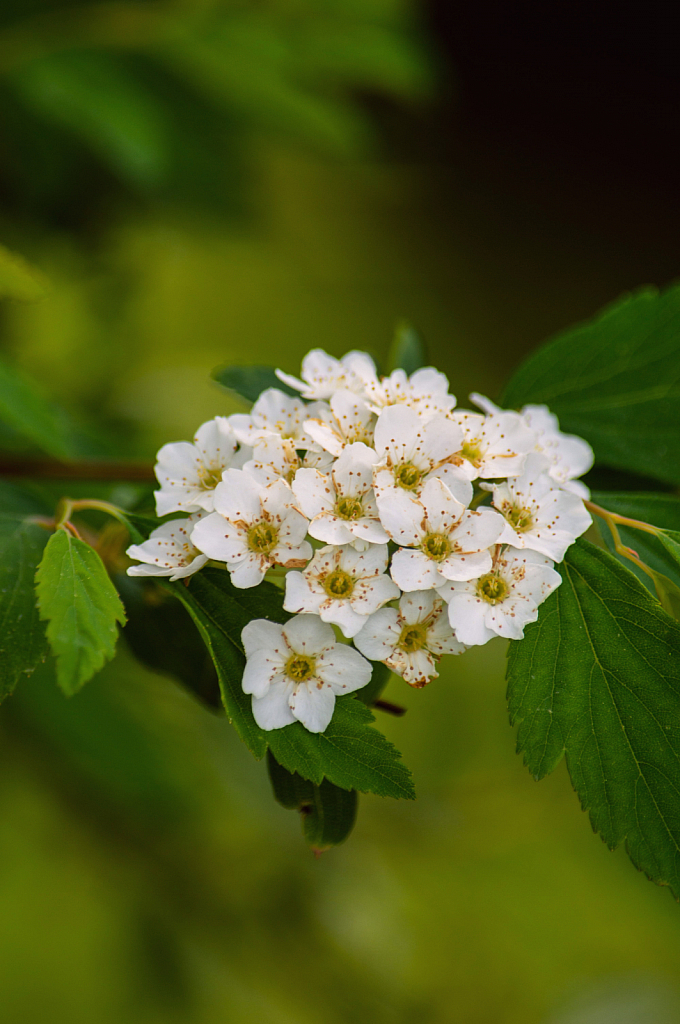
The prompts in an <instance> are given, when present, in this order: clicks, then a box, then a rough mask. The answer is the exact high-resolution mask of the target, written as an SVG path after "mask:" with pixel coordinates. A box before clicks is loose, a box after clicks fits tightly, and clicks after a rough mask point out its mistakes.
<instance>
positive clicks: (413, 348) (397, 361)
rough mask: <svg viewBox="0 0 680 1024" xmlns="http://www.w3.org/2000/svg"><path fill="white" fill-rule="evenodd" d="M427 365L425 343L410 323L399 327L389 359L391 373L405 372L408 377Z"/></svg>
mask: <svg viewBox="0 0 680 1024" xmlns="http://www.w3.org/2000/svg"><path fill="white" fill-rule="evenodd" d="M426 364H427V350H426V348H425V342H424V341H423V339H422V338H421V337H420V335H419V334H418V333H417V332H416V331H415V330H414V329H413V327H412V326H411V324H409V323H401V324H399V325H398V327H397V329H396V331H395V334H394V340H393V342H392V345H391V346H390V351H389V355H388V357H387V365H388V367H389V372H390V373H391V372H392V370H404V371H405V372H406V373H407V374H408V376H409V377H410V375H411V374H412V373H415V372H416V370H419V369H420V368H421V366H425V365H426Z"/></svg>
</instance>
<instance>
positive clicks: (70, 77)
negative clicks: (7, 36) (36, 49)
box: [11, 49, 170, 189]
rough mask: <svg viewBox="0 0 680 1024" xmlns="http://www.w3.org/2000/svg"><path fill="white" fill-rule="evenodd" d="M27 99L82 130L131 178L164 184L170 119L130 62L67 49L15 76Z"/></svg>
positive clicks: (103, 156)
mask: <svg viewBox="0 0 680 1024" xmlns="http://www.w3.org/2000/svg"><path fill="white" fill-rule="evenodd" d="M11 80H12V82H13V83H14V86H15V88H16V89H17V90H18V91H19V93H20V95H21V96H22V98H23V100H24V102H26V103H28V104H30V105H31V106H32V107H33V109H34V110H35V111H36V112H37V113H39V114H41V115H42V116H44V117H46V118H48V119H49V120H51V121H55V122H58V123H59V124H61V125H63V126H64V127H65V128H67V129H68V130H69V131H71V132H73V133H74V134H75V135H77V136H79V137H80V138H81V139H82V141H83V142H84V143H85V144H86V145H87V146H89V147H91V148H92V150H93V151H94V152H95V153H97V154H98V156H99V157H100V158H101V159H102V160H104V162H105V163H107V164H109V165H110V166H111V167H112V168H113V169H114V170H115V171H116V172H117V173H118V174H119V175H121V176H122V177H123V178H124V179H125V180H127V181H129V182H130V183H131V184H133V185H135V186H138V187H142V188H144V189H146V188H149V187H152V186H156V185H158V184H159V183H160V182H161V181H162V180H163V178H164V177H165V174H166V172H167V169H168V163H169V140H168V134H169V131H170V128H169V119H168V114H167V112H166V110H165V109H164V108H163V106H162V105H161V104H160V103H158V101H157V100H156V98H155V97H154V96H153V94H152V93H150V92H149V91H148V90H146V89H145V88H144V87H143V85H142V84H141V83H140V82H139V81H137V80H136V79H135V77H134V75H133V74H132V73H131V71H130V68H128V67H127V66H126V65H125V64H124V63H122V62H120V61H118V60H117V59H116V58H115V57H114V56H112V55H111V54H108V53H103V52H101V51H99V52H96V53H90V52H88V51H86V50H73V49H71V50H65V51H61V52H58V53H51V54H49V55H47V56H44V57H40V58H38V59H36V60H33V61H30V62H27V63H23V64H21V66H20V67H19V68H17V69H16V70H15V71H14V72H13V73H12V76H11Z"/></svg>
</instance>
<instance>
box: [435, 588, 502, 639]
mask: <svg viewBox="0 0 680 1024" xmlns="http://www.w3.org/2000/svg"><path fill="white" fill-rule="evenodd" d="M440 593H442V591H441V590H440ZM442 596H443V595H442ZM490 607H491V606H490V605H489V604H488V602H487V601H484V600H482V598H480V597H476V596H475V595H474V594H471V593H469V592H466V591H454V592H453V593H451V596H450V599H449V623H450V625H451V629H452V630H453V632H454V633H455V634H456V638H457V639H458V640H459V641H460V642H461V643H463V644H469V645H470V646H478V645H480V644H485V643H488V641H489V640H492V639H493V637H494V635H495V634H494V632H493V630H491V629H489V628H488V626H487V625H486V622H485V619H486V609H487V608H490Z"/></svg>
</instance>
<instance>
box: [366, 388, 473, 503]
mask: <svg viewBox="0 0 680 1024" xmlns="http://www.w3.org/2000/svg"><path fill="white" fill-rule="evenodd" d="M462 443H463V431H462V430H461V429H460V427H459V426H458V425H457V424H456V423H453V422H452V421H451V420H449V419H447V418H446V417H445V416H441V415H436V416H434V417H432V418H431V419H429V420H423V419H421V417H420V416H419V415H418V413H417V412H416V411H415V409H410V408H409V407H408V406H404V405H392V406H389V407H388V408H387V409H383V411H382V412H381V413H380V416H379V417H378V422H377V423H376V426H375V441H374V445H375V451H376V454H377V456H378V459H379V461H378V463H377V464H376V466H375V468H374V471H373V487H374V489H375V496H376V500H377V502H378V509H379V510H380V513H381V515H382V506H383V502H384V501H385V500H386V499H387V498H388V496H389V495H390V494H391V493H392V492H393V491H394V490H395V488H396V489H398V490H400V491H401V493H402V495H404V496H408V497H409V498H411V499H412V500H417V499H418V498H419V497H420V495H421V493H422V489H423V487H424V485H425V484H426V482H427V481H428V480H432V479H434V478H436V477H438V478H440V479H441V480H443V481H444V483H445V484H446V485H447V487H448V488H449V490H450V491H451V493H452V494H453V496H454V498H456V499H457V500H458V501H459V502H460V503H461V504H462V505H469V504H470V500H471V498H472V484H471V483H470V481H469V480H468V478H467V476H466V475H465V473H463V472H462V471H461V470H460V469H459V468H458V467H457V466H454V465H453V464H452V463H451V462H449V461H447V460H449V459H450V458H451V457H452V456H453V454H454V452H457V451H458V450H459V449H460V447H461V445H462Z"/></svg>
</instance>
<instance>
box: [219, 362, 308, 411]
mask: <svg viewBox="0 0 680 1024" xmlns="http://www.w3.org/2000/svg"><path fill="white" fill-rule="evenodd" d="M212 376H213V379H214V380H216V381H217V383H218V384H221V385H222V387H225V388H229V390H230V391H235V392H236V394H237V395H240V396H241V398H245V399H246V401H248V402H256V401H257V399H258V398H259V397H260V395H261V394H262V392H263V391H265V390H266V389H267V388H278V389H279V391H283V393H284V394H285V395H292V396H294V397H295V398H299V397H300V393H299V391H294V390H293V388H291V387H289V386H288V385H287V384H284V383H283V381H280V380H279V378H278V377H277V376H276V374H275V373H274V368H273V367H271V366H221V367H218V368H217V369H216V370H213V374H212Z"/></svg>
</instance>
